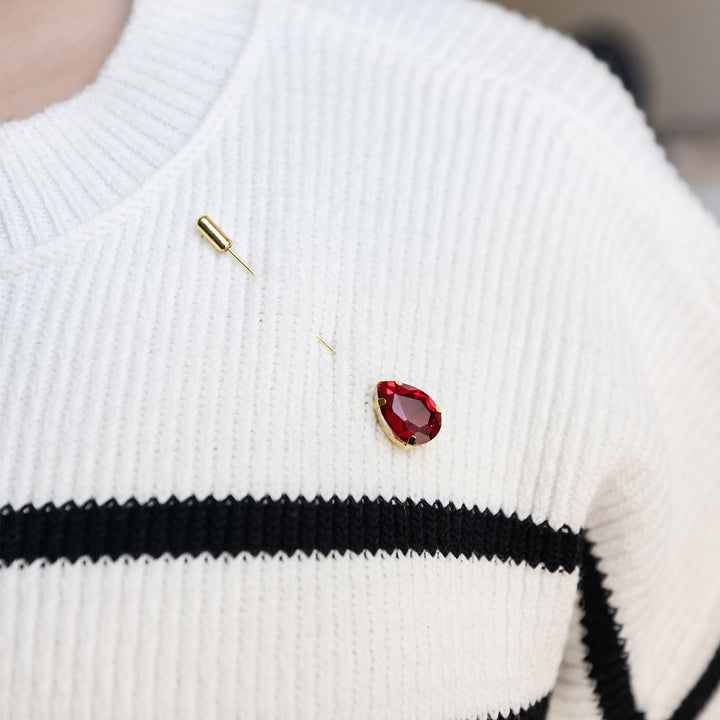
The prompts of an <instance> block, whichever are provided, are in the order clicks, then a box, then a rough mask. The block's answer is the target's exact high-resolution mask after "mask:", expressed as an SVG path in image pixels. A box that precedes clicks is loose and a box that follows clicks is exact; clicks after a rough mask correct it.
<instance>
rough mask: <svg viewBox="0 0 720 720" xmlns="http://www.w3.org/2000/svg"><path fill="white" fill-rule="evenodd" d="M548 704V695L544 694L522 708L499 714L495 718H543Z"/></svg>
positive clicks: (532, 719)
mask: <svg viewBox="0 0 720 720" xmlns="http://www.w3.org/2000/svg"><path fill="white" fill-rule="evenodd" d="M549 704H550V695H546V696H545V697H544V698H542V699H541V700H538V701H537V702H536V703H533V704H532V705H530V707H528V708H526V709H524V710H519V711H518V712H511V713H509V714H508V715H499V716H498V718H497V720H545V718H546V717H547V711H548V705H549Z"/></svg>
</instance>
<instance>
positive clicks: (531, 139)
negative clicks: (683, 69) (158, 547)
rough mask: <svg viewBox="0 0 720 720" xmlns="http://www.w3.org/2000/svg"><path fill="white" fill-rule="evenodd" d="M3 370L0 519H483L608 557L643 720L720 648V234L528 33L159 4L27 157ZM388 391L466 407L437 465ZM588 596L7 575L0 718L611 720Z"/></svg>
mask: <svg viewBox="0 0 720 720" xmlns="http://www.w3.org/2000/svg"><path fill="white" fill-rule="evenodd" d="M203 214H208V215H210V216H211V217H213V218H214V219H215V220H216V221H217V222H218V223H219V224H220V225H221V226H222V227H223V228H224V229H225V230H226V232H228V234H230V235H231V236H232V237H233V238H234V240H235V248H236V249H237V251H238V252H239V254H240V255H241V256H243V257H245V258H246V259H247V260H248V262H249V263H250V264H251V265H252V266H253V267H254V268H255V269H256V270H257V277H255V278H252V277H250V276H249V275H247V274H246V273H245V272H244V271H243V270H242V268H240V266H239V265H238V264H237V263H235V261H233V260H232V259H231V258H228V257H226V256H220V255H218V254H216V253H214V252H213V250H212V249H211V248H210V247H209V246H208V245H207V244H206V243H205V242H204V241H203V240H202V239H201V238H200V237H199V235H198V234H197V231H196V229H195V221H196V219H197V217H199V216H200V215H203ZM318 332H320V333H322V334H323V336H324V337H326V338H327V339H328V340H329V341H330V342H332V344H333V345H334V346H335V347H336V348H337V350H338V353H337V355H336V356H332V355H331V354H330V353H328V351H327V350H326V349H325V348H324V347H323V346H322V345H321V344H320V343H319V342H318V341H317V339H316V338H315V334H316V333H318ZM0 340H1V342H0V506H2V505H5V504H9V505H12V506H13V507H14V508H20V507H21V506H23V505H24V504H26V503H32V504H34V505H35V506H36V507H40V506H42V505H43V504H45V503H48V502H54V503H56V504H62V503H65V502H67V501H69V500H74V501H75V502H77V503H82V502H85V501H86V500H88V499H91V498H92V499H95V500H97V501H98V502H103V501H105V500H108V499H111V498H114V499H116V500H118V501H119V502H123V501H125V500H127V499H128V498H131V497H135V498H137V499H138V500H140V501H146V500H148V499H150V498H153V497H156V498H158V499H160V500H164V499H167V498H168V497H170V496H172V495H175V496H176V497H179V498H185V497H188V496H190V495H195V496H196V497H198V498H202V497H206V496H208V495H211V494H212V495H214V496H215V497H224V496H226V495H229V494H232V495H234V496H235V497H237V498H240V497H243V496H245V495H253V496H254V497H257V498H260V497H262V496H264V495H271V496H272V497H279V496H281V495H282V494H287V495H288V496H290V497H297V496H298V495H304V496H305V497H308V498H311V497H315V496H316V495H318V494H319V495H322V496H323V497H330V496H332V495H337V496H339V497H341V498H342V497H347V496H353V497H356V498H359V497H361V496H363V495H367V496H369V497H377V496H382V497H384V498H388V499H389V498H391V497H393V496H396V497H398V498H401V499H405V498H411V499H414V500H421V499H425V500H427V501H428V502H431V503H432V502H434V501H436V500H439V501H441V502H443V503H447V502H452V503H454V504H455V505H456V506H460V505H462V504H463V503H465V504H466V505H468V507H470V506H474V505H477V506H478V507H479V508H488V509H489V510H490V511H492V512H498V511H503V512H504V513H505V514H507V515H510V514H512V513H517V514H518V515H519V516H520V517H521V518H525V517H527V516H531V517H532V519H533V520H534V521H536V522H538V523H541V522H543V521H548V522H549V523H550V525H551V526H552V527H555V528H560V527H561V526H563V525H567V526H569V527H570V528H571V529H572V530H573V531H576V532H577V531H580V530H581V529H583V528H584V529H585V530H586V532H587V536H588V538H589V539H590V540H591V541H592V542H593V543H595V550H596V552H597V554H598V556H599V557H600V558H601V563H600V566H601V570H602V571H603V572H604V573H605V574H607V580H606V582H607V586H608V588H609V589H610V590H611V591H612V596H611V598H612V602H613V605H614V606H616V607H617V608H618V615H617V620H618V622H619V623H620V625H621V627H622V636H623V638H624V639H625V641H626V647H627V651H628V655H629V658H630V667H631V681H632V689H633V691H634V694H635V697H636V699H637V703H638V706H639V708H640V709H641V710H642V711H643V712H644V713H645V715H646V718H647V720H666V719H667V718H668V717H669V716H670V715H671V714H672V712H673V711H674V709H675V708H676V707H677V706H678V704H679V703H680V702H681V701H682V699H683V698H684V697H685V696H686V695H687V693H688V692H689V690H690V689H691V688H692V687H693V686H694V684H695V683H696V682H697V680H698V678H699V677H700V675H701V674H702V672H703V670H704V669H705V667H706V666H707V664H708V662H709V660H710V658H711V657H712V655H713V653H714V652H715V651H716V649H717V648H718V646H719V645H720V613H719V612H718V610H719V609H720V569H719V568H718V562H717V548H718V547H719V546H720V523H718V521H717V518H718V517H720V483H718V480H719V479H720V471H719V470H718V468H720V443H719V442H718V438H719V437H720V232H718V228H717V226H716V225H715V223H714V221H713V220H712V219H711V218H710V216H709V214H707V213H706V212H705V211H704V210H703V209H702V208H701V207H700V206H699V204H698V203H697V202H696V201H695V200H694V199H693V198H692V196H691V195H690V193H689V191H688V190H687V189H686V187H685V186H684V185H683V184H682V183H681V182H680V181H679V180H678V178H677V175H676V174H675V172H674V171H673V170H672V168H671V167H670V166H669V165H667V163H666V162H665V159H664V156H663V154H662V152H661V150H660V149H659V148H658V147H657V145H656V144H655V142H654V140H653V138H652V134H651V133H650V131H649V130H648V128H647V126H646V125H645V123H644V120H643V118H642V117H641V115H640V113H639V112H638V111H637V110H635V108H634V107H633V106H632V103H631V101H630V100H629V98H628V96H627V95H626V94H625V93H624V91H622V89H621V87H620V85H619V83H618V82H616V81H615V80H614V79H613V78H611V77H610V75H609V74H608V73H607V71H606V70H605V69H603V68H602V67H601V66H600V65H599V64H597V63H596V62H595V61H593V60H592V59H591V58H590V56H589V55H588V54H587V53H586V52H585V51H583V50H580V49H579V48H577V47H576V46H575V45H574V44H572V43H571V42H570V41H568V40H565V39H563V38H561V37H560V36H558V35H556V34H555V33H552V32H550V31H547V30H544V29H542V28H541V27H540V26H539V25H537V24H536V23H534V22H530V21H527V20H524V19H522V18H520V17H519V16H516V15H513V14H511V13H508V12H507V11H504V10H501V9H499V8H497V7H494V6H492V5H489V4H486V3H484V2H477V1H472V2H471V0H393V1H392V2H387V0H364V2H363V3H357V2H351V0H242V1H238V0H235V1H234V2H229V1H228V0H212V2H209V3H203V5H202V9H200V7H199V6H198V5H197V4H195V3H192V2H190V0H182V1H181V2H173V3H169V2H160V1H159V0H136V7H135V9H134V11H133V15H132V17H131V20H130V23H129V24H128V26H127V28H126V29H125V32H124V34H123V37H122V38H121V41H120V43H119V45H118V47H117V48H116V49H115V51H114V52H113V55H112V56H111V58H110V59H109V61H108V63H107V65H106V66H105V68H104V69H103V71H102V72H101V74H100V77H99V78H98V80H97V81H96V82H95V83H94V84H92V85H91V86H89V87H88V88H87V89H86V90H84V91H83V92H82V93H80V94H79V95H78V96H76V97H75V98H72V99H71V100H69V101H67V102H65V103H59V104H58V105H56V106H53V107H51V108H49V109H48V110H47V111H45V112H44V113H41V114H39V115H37V116H34V117H32V118H29V119H27V120H21V121H19V122H14V123H8V124H6V125H4V126H0ZM393 378H396V379H399V380H405V381H406V382H409V383H411V384H413V385H417V386H418V387H421V388H422V389H424V390H426V391H427V392H429V393H430V394H431V395H432V396H433V398H435V399H436V400H437V401H438V403H439V404H440V406H441V407H442V409H443V428H442V431H441V433H440V434H439V435H438V437H437V438H436V439H435V440H433V441H432V443H430V444H428V445H427V446H424V447H420V448H416V449H414V450H412V451H408V452H404V451H402V450H401V449H399V448H397V447H395V446H393V445H392V444H391V443H389V442H388V440H387V438H386V437H385V436H384V434H383V432H382V430H381V429H380V427H379V426H378V424H377V422H376V420H375V417H374V413H373V408H372V395H371V388H372V386H373V385H374V383H376V382H377V381H378V380H384V379H393ZM577 581H578V571H575V572H573V573H567V572H564V571H559V572H556V573H550V572H548V571H546V570H545V569H544V568H542V567H539V568H535V569H533V568H530V567H528V566H527V565H526V564H520V565H517V564H513V563H501V562H500V561H495V560H493V561H487V560H472V561H470V560H463V559H457V558H452V557H449V558H444V557H442V556H440V555H437V556H431V555H428V554H424V555H418V554H413V553H409V554H407V555H401V554H397V555H387V554H382V553H381V554H378V555H370V554H366V555H353V554H352V553H347V554H345V555H337V554H335V555H331V556H328V557H323V556H317V557H316V556H313V557H312V558H310V559H308V558H307V557H305V556H302V555H301V554H297V555H294V556H293V557H291V558H287V557H284V556H275V557H269V556H260V557H251V556H244V555H243V556H240V557H238V558H235V559H233V558H229V557H228V558H223V559H219V560H214V559H212V558H210V557H205V556H203V557H200V558H196V559H190V558H187V559H183V558H181V559H172V558H170V557H168V558H164V559H162V560H149V559H148V560H147V561H145V560H139V561H133V560H128V561H127V562H124V561H118V562H115V563H112V562H99V563H97V564H93V563H90V562H81V563H76V564H74V565H71V564H69V563H66V562H64V561H63V562H57V563H54V564H43V563H41V562H39V561H38V562H35V563H33V564H32V565H30V566H24V565H23V564H22V563H14V564H12V565H10V566H9V567H5V568H0V607H2V608H3V611H2V612H0V637H2V638H3V641H2V642H3V646H2V650H1V652H0V717H3V718H4V717H9V718H13V720H15V718H26V717H27V718H50V717H52V718H64V717H67V718H86V717H88V718H89V717H102V718H107V717H116V718H130V717H143V718H144V717H183V718H203V720H206V719H210V718H228V717H243V718H245V717H248V718H274V717H283V718H373V719H375V718H383V717H388V718H393V719H398V718H428V719H430V718H432V719H433V720H436V719H442V718H447V719H448V720H457V719H460V718H474V717H480V718H485V717H486V716H487V715H490V716H497V715H498V714H499V713H503V714H507V713H508V712H510V711H511V710H512V711H515V712H517V711H519V710H521V709H523V708H527V707H528V706H529V705H531V704H532V703H533V702H535V701H536V700H538V699H539V698H541V697H542V696H544V695H546V694H548V693H549V692H550V691H551V690H552V689H553V687H555V686H557V691H556V693H555V694H554V695H553V698H552V701H551V706H550V712H549V717H551V718H558V719H562V718H577V717H588V715H587V714H585V712H586V709H587V708H594V709H595V711H596V712H597V700H596V699H595V698H594V697H593V694H592V687H593V685H592V682H591V681H589V680H588V679H587V677H586V673H587V668H586V666H585V663H584V661H583V649H582V644H581V639H580V628H579V624H578V623H579V611H578V610H576V612H575V615H574V616H573V605H574V603H575V602H576V595H577V592H576V586H577ZM563 656H564V660H563ZM580 708H582V709H583V710H582V712H581V711H580V710H579V709H580ZM588 712H589V710H588ZM718 712H719V711H718V702H717V700H714V701H713V702H711V703H710V704H709V705H708V706H707V708H706V710H705V713H704V714H703V715H701V716H700V717H701V718H703V720H709V719H711V718H717V717H720V715H718ZM598 717H599V715H598Z"/></svg>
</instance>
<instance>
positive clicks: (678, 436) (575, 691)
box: [549, 160, 720, 720]
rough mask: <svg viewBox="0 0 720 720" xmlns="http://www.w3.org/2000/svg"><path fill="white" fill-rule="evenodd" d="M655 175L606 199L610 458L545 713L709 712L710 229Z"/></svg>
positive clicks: (714, 234)
mask: <svg viewBox="0 0 720 720" xmlns="http://www.w3.org/2000/svg"><path fill="white" fill-rule="evenodd" d="M663 162H664V160H663ZM661 177H662V178H664V179H662V180H660V179H658V180H657V182H656V181H653V184H647V183H643V182H641V181H640V180H639V179H634V180H633V179H628V181H627V182H626V184H625V191H624V193H623V196H624V197H623V199H622V200H618V201H617V212H618V216H622V217H623V218H624V221H623V223H622V225H621V224H618V228H620V229H619V230H618V232H616V233H615V235H614V237H613V238H612V239H611V240H610V244H611V245H612V249H611V250H610V251H609V254H608V257H611V261H610V262H608V271H607V282H606V283H605V284H604V286H603V288H602V290H601V293H602V297H603V302H604V303H605V306H606V308H607V317H608V318H609V327H610V328H611V329H610V331H609V332H608V344H609V349H608V351H607V352H608V356H610V357H612V363H611V365H612V368H613V370H612V372H613V374H614V377H613V381H612V384H611V386H612V387H613V394H614V398H613V400H612V402H611V405H612V407H613V410H612V413H611V421H610V422H609V423H608V424H609V426H610V428H611V430H610V432H609V433H608V439H607V440H606V446H607V447H606V450H607V455H608V456H613V457H614V458H615V460H614V463H613V465H612V468H611V469H610V470H609V471H604V472H603V474H602V476H601V477H599V478H598V484H597V488H596V490H595V492H594V494H593V496H592V500H591V502H590V504H589V507H588V512H587V517H586V522H585V529H584V541H583V560H582V567H581V574H580V582H579V587H578V602H577V604H576V608H575V612H574V614H573V618H572V622H571V627H570V631H569V635H568V639H567V645H566V649H565V654H564V659H563V663H562V666H561V669H560V675H559V678H558V682H557V686H556V688H555V692H554V694H553V699H552V703H551V708H550V713H549V716H550V717H551V718H553V719H554V720H558V719H560V718H590V717H595V718H601V717H602V718H607V719H609V720H615V719H619V718H647V719H648V720H651V719H652V720H666V719H667V720H670V719H672V720H680V719H681V718H701V719H703V720H711V718H719V717H720V699H719V698H718V695H720V692H718V690H717V688H718V685H719V684H720V282H719V281H718V278H719V277H720V273H718V267H719V266H720V231H719V230H718V227H717V225H716V223H715V221H714V220H713V219H712V218H710V216H709V215H708V214H707V213H705V211H704V210H703V209H702V208H701V207H700V205H699V204H698V203H697V202H696V201H695V200H694V198H693V197H692V196H691V194H690V192H689V191H688V189H687V188H686V187H685V186H684V185H683V184H682V183H681V182H680V181H679V180H678V179H677V177H676V175H675V173H674V171H673V170H672V168H670V167H669V166H668V165H667V164H664V165H663V167H662V168H659V174H658V178H661Z"/></svg>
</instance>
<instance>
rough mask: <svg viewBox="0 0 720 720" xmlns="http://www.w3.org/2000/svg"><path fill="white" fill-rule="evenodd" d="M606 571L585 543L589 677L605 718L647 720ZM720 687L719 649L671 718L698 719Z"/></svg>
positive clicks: (583, 568)
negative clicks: (639, 702) (633, 683)
mask: <svg viewBox="0 0 720 720" xmlns="http://www.w3.org/2000/svg"><path fill="white" fill-rule="evenodd" d="M604 581H605V575H604V574H603V573H602V572H600V569H599V568H598V559H597V557H596V556H595V554H594V553H593V549H592V544H591V543H590V542H588V541H587V540H585V539H583V541H582V565H581V568H580V604H581V607H582V610H583V616H582V620H581V622H582V625H583V627H584V628H585V634H584V636H583V642H584V643H585V647H586V649H587V652H586V654H585V659H586V661H587V662H588V664H589V666H590V677H591V678H592V679H593V680H594V681H595V694H596V697H597V699H598V703H599V705H600V709H601V710H602V713H603V718H604V720H645V713H643V712H641V711H639V710H638V709H637V706H636V705H635V698H634V697H633V693H632V686H631V683H630V670H629V661H628V655H627V652H626V651H625V643H624V641H623V639H622V635H621V632H622V628H621V627H620V625H619V624H618V622H617V621H616V620H615V613H616V610H615V608H614V607H613V606H612V604H611V603H610V591H609V590H608V589H607V588H606V587H605V586H604V584H603V583H604ZM719 687H720V648H718V650H717V651H716V653H715V656H714V657H713V659H712V660H711V661H710V663H709V665H708V666H707V668H706V670H705V672H704V673H703V675H702V676H701V677H700V679H699V680H698V682H697V683H696V684H695V686H694V687H693V688H692V690H690V692H689V693H688V694H687V695H686V697H685V699H684V700H683V701H682V703H680V705H679V706H678V708H677V710H676V711H675V712H674V713H673V714H672V716H671V717H670V720H694V718H697V716H698V715H699V714H700V713H701V712H702V710H703V708H704V707H705V705H706V704H707V702H708V701H709V700H710V698H711V697H712V695H713V693H714V692H716V691H717V690H718V688H719Z"/></svg>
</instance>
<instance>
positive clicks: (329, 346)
mask: <svg viewBox="0 0 720 720" xmlns="http://www.w3.org/2000/svg"><path fill="white" fill-rule="evenodd" d="M316 337H317V339H318V340H319V341H320V342H321V343H322V344H323V345H324V346H325V347H326V348H327V349H328V350H329V351H330V352H331V353H332V354H333V355H337V352H336V350H335V348H334V347H333V346H332V345H331V344H330V343H329V342H328V341H327V340H326V339H325V338H324V337H323V336H322V335H320V334H319V333H318V334H317V335H316Z"/></svg>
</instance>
